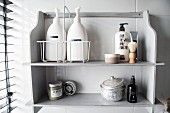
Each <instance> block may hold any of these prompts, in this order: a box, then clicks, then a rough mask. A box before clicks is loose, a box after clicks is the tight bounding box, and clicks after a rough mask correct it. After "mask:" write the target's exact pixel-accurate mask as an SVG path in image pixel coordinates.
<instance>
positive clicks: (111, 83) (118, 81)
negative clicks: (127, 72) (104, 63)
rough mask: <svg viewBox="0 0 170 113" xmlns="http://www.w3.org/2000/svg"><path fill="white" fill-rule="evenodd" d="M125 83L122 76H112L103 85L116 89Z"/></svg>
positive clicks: (106, 87)
mask: <svg viewBox="0 0 170 113" xmlns="http://www.w3.org/2000/svg"><path fill="white" fill-rule="evenodd" d="M123 85H124V79H122V78H114V76H111V77H110V79H108V80H106V81H104V82H103V83H102V84H101V86H102V87H103V88H105V89H115V88H120V87H122V86H123Z"/></svg>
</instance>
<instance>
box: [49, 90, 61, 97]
mask: <svg viewBox="0 0 170 113" xmlns="http://www.w3.org/2000/svg"><path fill="white" fill-rule="evenodd" d="M62 94H63V91H62V89H58V90H51V97H52V98H55V97H61V96H62Z"/></svg>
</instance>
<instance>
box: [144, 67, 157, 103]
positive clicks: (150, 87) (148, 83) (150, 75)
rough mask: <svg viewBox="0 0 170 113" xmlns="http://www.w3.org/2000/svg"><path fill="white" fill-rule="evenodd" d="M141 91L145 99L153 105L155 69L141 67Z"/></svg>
mask: <svg viewBox="0 0 170 113" xmlns="http://www.w3.org/2000/svg"><path fill="white" fill-rule="evenodd" d="M142 89H143V93H144V95H145V96H146V98H147V99H148V100H149V101H150V102H151V103H152V104H155V67H154V66H143V67H142Z"/></svg>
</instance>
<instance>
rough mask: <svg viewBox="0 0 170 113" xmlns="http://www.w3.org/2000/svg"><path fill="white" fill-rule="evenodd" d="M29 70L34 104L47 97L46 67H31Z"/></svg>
mask: <svg viewBox="0 0 170 113" xmlns="http://www.w3.org/2000/svg"><path fill="white" fill-rule="evenodd" d="M31 70H32V86H33V87H32V90H33V102H34V103H36V102H37V101H38V100H39V99H41V98H42V97H43V96H44V95H47V93H46V92H47V90H46V67H31Z"/></svg>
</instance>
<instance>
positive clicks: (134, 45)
mask: <svg viewBox="0 0 170 113" xmlns="http://www.w3.org/2000/svg"><path fill="white" fill-rule="evenodd" d="M128 47H129V50H130V53H129V63H130V64H134V63H136V49H137V43H136V42H133V41H132V40H131V42H130V43H129V44H128Z"/></svg>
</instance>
